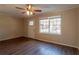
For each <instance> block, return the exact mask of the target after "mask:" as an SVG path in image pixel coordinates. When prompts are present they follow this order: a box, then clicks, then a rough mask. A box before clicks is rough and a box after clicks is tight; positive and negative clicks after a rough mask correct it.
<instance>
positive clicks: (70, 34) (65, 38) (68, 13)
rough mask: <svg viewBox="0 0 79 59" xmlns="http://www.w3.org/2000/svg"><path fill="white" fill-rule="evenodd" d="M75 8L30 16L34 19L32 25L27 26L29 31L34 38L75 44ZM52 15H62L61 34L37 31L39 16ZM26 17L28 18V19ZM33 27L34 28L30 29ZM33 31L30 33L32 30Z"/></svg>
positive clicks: (74, 45)
mask: <svg viewBox="0 0 79 59" xmlns="http://www.w3.org/2000/svg"><path fill="white" fill-rule="evenodd" d="M76 11H77V9H76V8H75V9H70V10H65V11H62V12H54V13H53V12H52V13H46V14H42V15H41V16H39V17H38V16H35V17H33V18H30V19H31V20H34V21H35V25H34V26H33V27H31V29H30V28H28V30H29V32H28V33H30V34H31V35H32V36H34V38H36V39H39V40H43V41H48V42H52V43H58V44H64V45H68V46H72V47H78V46H77V12H76ZM54 15H61V17H62V26H61V29H62V30H61V31H62V34H61V35H50V34H41V33H39V18H42V17H45V16H46V17H47V16H54ZM30 19H28V20H30ZM28 27H29V26H28ZM32 29H34V30H32ZM31 31H32V32H34V33H33V34H32V32H31ZM30 37H31V36H30Z"/></svg>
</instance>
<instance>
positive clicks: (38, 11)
mask: <svg viewBox="0 0 79 59" xmlns="http://www.w3.org/2000/svg"><path fill="white" fill-rule="evenodd" d="M34 11H35V12H42V10H34Z"/></svg>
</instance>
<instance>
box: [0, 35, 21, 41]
mask: <svg viewBox="0 0 79 59" xmlns="http://www.w3.org/2000/svg"><path fill="white" fill-rule="evenodd" d="M18 37H22V36H12V37H11V36H10V37H7V38H1V39H0V41H4V40H10V39H13V38H18Z"/></svg>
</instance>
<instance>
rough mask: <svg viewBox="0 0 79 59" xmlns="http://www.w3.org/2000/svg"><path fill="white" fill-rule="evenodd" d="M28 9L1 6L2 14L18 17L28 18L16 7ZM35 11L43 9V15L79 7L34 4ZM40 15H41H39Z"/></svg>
mask: <svg viewBox="0 0 79 59" xmlns="http://www.w3.org/2000/svg"><path fill="white" fill-rule="evenodd" d="M16 6H17V7H26V5H24V4H0V13H7V14H10V15H13V16H16V17H24V16H26V17H28V16H27V15H26V14H22V13H21V12H22V10H18V9H16V8H15V7H16ZM33 7H34V9H41V10H42V12H41V13H45V12H48V11H53V12H54V11H63V10H67V9H71V8H76V7H79V5H78V4H33ZM37 14H40V13H37Z"/></svg>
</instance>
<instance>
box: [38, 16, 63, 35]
mask: <svg viewBox="0 0 79 59" xmlns="http://www.w3.org/2000/svg"><path fill="white" fill-rule="evenodd" d="M55 18H60V25H58V26H59V27H60V29H59V30H60V33H51V32H50V27H51V26H50V20H51V19H55ZM46 19H48V21H49V28H48V32H41V31H40V30H41V28H40V21H41V20H46ZM61 20H62V17H61V16H51V17H47V18H41V19H40V21H39V32H40V33H43V34H53V35H61ZM56 26H57V25H56ZM52 27H53V26H52ZM55 31H57V30H55Z"/></svg>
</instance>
